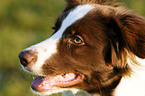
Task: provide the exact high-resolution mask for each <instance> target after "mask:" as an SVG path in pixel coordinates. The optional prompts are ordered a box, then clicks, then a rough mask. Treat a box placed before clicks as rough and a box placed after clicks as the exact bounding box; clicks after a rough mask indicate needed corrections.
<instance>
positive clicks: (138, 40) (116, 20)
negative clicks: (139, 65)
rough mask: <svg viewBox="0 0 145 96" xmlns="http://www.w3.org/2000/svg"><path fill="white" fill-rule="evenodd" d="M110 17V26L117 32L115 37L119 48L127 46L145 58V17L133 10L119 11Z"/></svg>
mask: <svg viewBox="0 0 145 96" xmlns="http://www.w3.org/2000/svg"><path fill="white" fill-rule="evenodd" d="M110 18H111V19H110V20H109V26H111V27H112V30H113V31H114V32H115V34H116V35H115V36H116V37H114V38H115V39H116V40H117V41H118V43H119V48H118V50H121V48H126V49H127V50H129V51H130V52H132V53H133V54H135V55H136V56H138V57H140V58H145V19H144V18H143V17H141V16H139V15H136V14H133V13H131V12H124V13H118V14H116V15H114V16H111V17H110ZM114 46H116V45H114ZM116 52H117V51H116Z"/></svg>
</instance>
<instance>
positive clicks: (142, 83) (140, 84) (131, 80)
mask: <svg viewBox="0 0 145 96" xmlns="http://www.w3.org/2000/svg"><path fill="white" fill-rule="evenodd" d="M128 61H129V60H128ZM137 61H138V62H139V63H140V65H135V64H129V65H130V67H131V68H132V70H133V71H134V72H133V74H132V75H131V77H123V78H122V80H121V82H120V84H119V85H118V86H117V88H116V90H115V92H114V95H113V96H145V59H139V58H137ZM129 62H130V61H129Z"/></svg>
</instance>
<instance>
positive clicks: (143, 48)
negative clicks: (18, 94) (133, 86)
mask: <svg viewBox="0 0 145 96" xmlns="http://www.w3.org/2000/svg"><path fill="white" fill-rule="evenodd" d="M108 1H111V0H66V2H67V6H66V8H65V9H64V11H63V12H62V14H60V15H59V17H58V19H57V21H56V23H55V26H54V27H53V29H54V33H53V35H52V36H51V37H50V38H49V39H47V40H45V41H43V42H40V43H38V44H36V45H33V46H31V47H29V48H27V49H24V50H23V51H22V52H21V53H20V54H19V58H20V63H21V65H22V67H23V68H24V70H26V71H28V72H30V73H32V74H35V75H38V76H37V77H35V78H34V80H33V82H32V86H31V87H32V90H34V91H36V92H38V93H46V94H49V92H53V91H56V90H65V89H69V88H79V89H84V90H86V91H88V92H96V93H97V92H98V93H100V92H101V94H103V92H105V93H108V94H109V92H111V91H112V89H114V88H115V87H116V86H117V84H118V83H119V81H120V79H121V77H122V76H124V75H127V74H129V73H130V67H129V65H128V63H127V57H128V55H129V54H134V55H136V56H138V57H140V58H145V39H144V38H145V20H144V19H143V18H142V17H140V16H138V15H135V14H133V13H131V12H130V11H128V10H126V9H125V8H123V7H121V6H117V5H116V4H109V5H106V4H107V3H108Z"/></svg>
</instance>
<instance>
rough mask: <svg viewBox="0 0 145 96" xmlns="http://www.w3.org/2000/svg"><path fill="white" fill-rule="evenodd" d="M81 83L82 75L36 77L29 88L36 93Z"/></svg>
mask: <svg viewBox="0 0 145 96" xmlns="http://www.w3.org/2000/svg"><path fill="white" fill-rule="evenodd" d="M82 81H83V75H81V74H77V73H68V74H63V75H56V76H46V77H44V76H36V77H35V78H34V79H33V82H32V85H31V88H32V89H33V90H35V91H38V92H45V91H48V90H55V89H58V88H65V87H71V86H73V85H76V84H79V83H81V82H82Z"/></svg>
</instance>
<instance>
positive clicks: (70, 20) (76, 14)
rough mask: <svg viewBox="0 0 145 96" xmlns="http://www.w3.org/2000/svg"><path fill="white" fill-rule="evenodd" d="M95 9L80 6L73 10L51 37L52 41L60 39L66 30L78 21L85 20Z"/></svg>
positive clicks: (88, 6)
mask: <svg viewBox="0 0 145 96" xmlns="http://www.w3.org/2000/svg"><path fill="white" fill-rule="evenodd" d="M93 8H94V5H90V4H86V5H78V6H76V7H75V8H74V9H72V10H71V11H70V12H69V13H68V15H67V16H66V17H65V18H64V19H63V21H62V22H61V26H60V28H59V30H58V31H57V32H56V33H55V34H54V35H53V36H52V37H51V38H52V39H58V38H60V37H61V36H62V34H63V33H64V32H65V30H66V29H67V28H68V27H69V26H71V25H72V24H74V23H75V22H76V21H77V20H79V19H81V18H83V17H84V16H85V15H86V14H87V13H88V12H90V11H91V10H92V9H93Z"/></svg>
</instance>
